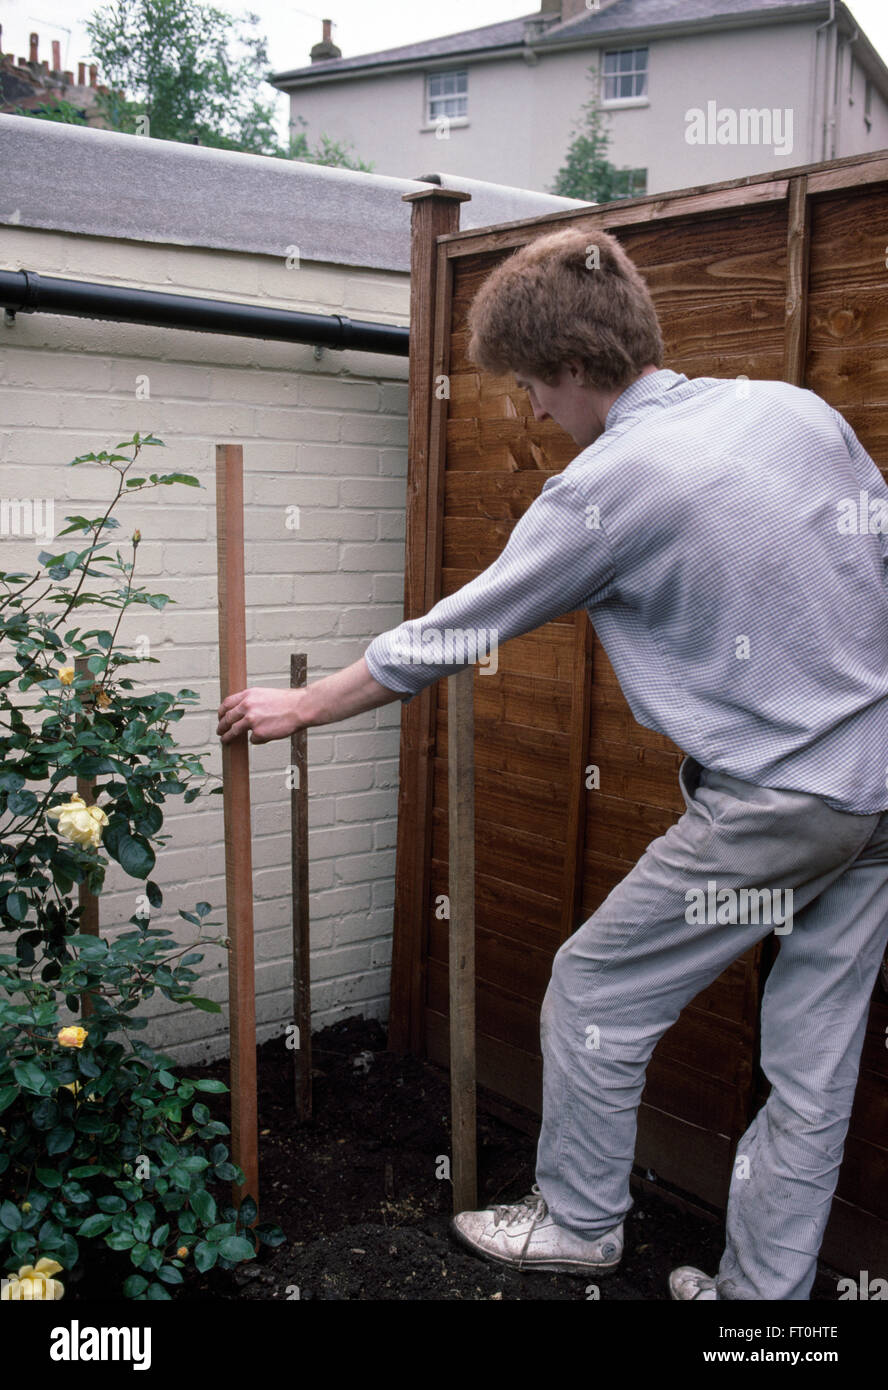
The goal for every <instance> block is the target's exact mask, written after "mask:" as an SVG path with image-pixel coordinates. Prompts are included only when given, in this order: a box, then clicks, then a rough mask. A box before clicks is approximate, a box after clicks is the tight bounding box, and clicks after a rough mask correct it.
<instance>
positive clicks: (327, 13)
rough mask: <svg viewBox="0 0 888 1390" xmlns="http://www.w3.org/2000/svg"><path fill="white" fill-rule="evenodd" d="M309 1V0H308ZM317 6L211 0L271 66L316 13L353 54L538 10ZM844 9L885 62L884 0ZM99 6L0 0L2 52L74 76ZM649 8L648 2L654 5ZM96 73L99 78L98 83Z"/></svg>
mask: <svg viewBox="0 0 888 1390" xmlns="http://www.w3.org/2000/svg"><path fill="white" fill-rule="evenodd" d="M309 3H311V0H309ZM321 3H322V5H323V8H321V9H318V10H317V11H314V10H308V9H303V8H301V7H298V6H296V5H290V4H288V3H287V0H252V3H249V4H240V3H232V0H213V4H214V6H215V8H216V9H221V10H227V11H228V12H229V13H230V14H234V15H237V14H241V15H243V14H246V13H247V12H251V13H253V14H258V15H259V18H260V25H259V26H258V27H260V28H261V29H263V31H264V33H265V37H266V40H267V44H268V58H269V66H270V70H271V71H272V72H282V71H285V70H286V69H287V68H297V67H303V66H307V65H308V63H309V62H310V58H309V51H310V49H311V46H312V44H314V43H317V42H318V40H319V39H320V37H321V19H322V18H327V19H332V20H333V39H334V42H335V43H337V44H338V45H339V47H340V48H341V49H342V55H343V57H344V58H351V57H354V56H356V55H357V54H359V53H375V52H376V51H377V50H378V49H381V48H395V47H397V46H398V44H404V43H415V42H417V41H418V40H420V39H431V38H435V37H438V36H440V35H442V34H455V33H458V32H459V31H460V30H462V29H476V28H479V27H480V26H482V25H484V24H496V23H498V22H499V21H500V20H503V19H515V18H517V17H518V16H519V15H526V14H533V13H536V12H537V11H538V10H539V0H529V3H527V4H523V5H522V4H520V3H516V2H515V0H446V3H443V4H442V3H429V0H425V3H417V0H377V3H375V4H371V5H368V4H367V0H329V4H328V3H327V0H321ZM846 3H847V5H848V8H849V9H850V11H851V13H852V14H853V15H854V17H855V19H856V20H857V21H858V23H859V24H860V26H861V28H862V29H863V30H864V32H865V33H866V35H867V37H868V38H869V39H870V41H871V43H872V44H873V46H874V47H875V48H877V49H878V51H879V53H880V54H881V55H882V57H883V59H884V60H885V61H886V62H888V0H846ZM97 8H101V6H100V5H98V4H97V3H96V0H0V23H2V25H3V51H4V53H8V52H10V50H12V49H14V50H15V53H16V56H17V57H18V56H22V57H27V56H28V35H29V34H30V33H31V32H32V31H35V32H36V33H38V34H39V35H40V57H41V59H43V58H46V59H47V60H48V61H49V62H52V40H53V39H58V40H59V42H60V43H61V46H62V67H63V68H70V69H71V70H72V71H73V72H74V75H75V77H76V75H77V64H78V63H79V62H89V61H90V60H91V54H90V49H89V37H88V35H87V33H86V30H85V29H84V27H83V21H84V20H85V19H87V18H89V16H90V15H91V14H92V13H93V12H94V11H95V10H96V9H97ZM654 8H656V7H654ZM101 80H102V78H101V74H100V76H99V81H101ZM267 93H268V95H267V96H266V97H264V98H263V99H264V100H270V99H273V95H274V89H273V88H272V87H269V88H267ZM277 102H278V112H279V117H280V133H281V137H282V138H284V137H285V135H286V125H287V112H288V106H287V100H286V98H285V97H284V96H283V94H282V93H280V94H278V97H277Z"/></svg>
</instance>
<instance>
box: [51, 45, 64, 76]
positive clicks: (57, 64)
mask: <svg viewBox="0 0 888 1390" xmlns="http://www.w3.org/2000/svg"><path fill="white" fill-rule="evenodd" d="M52 70H53V72H61V70H62V45H61V44H60V43H59V41H58V39H53V41H52Z"/></svg>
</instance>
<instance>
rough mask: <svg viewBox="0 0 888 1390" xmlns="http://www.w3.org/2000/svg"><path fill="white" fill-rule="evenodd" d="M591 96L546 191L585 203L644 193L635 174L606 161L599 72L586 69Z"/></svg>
mask: <svg viewBox="0 0 888 1390" xmlns="http://www.w3.org/2000/svg"><path fill="white" fill-rule="evenodd" d="M589 76H590V78H591V80H592V83H593V92H592V96H591V97H590V98H589V100H588V101H587V102H586V104H585V105H584V107H583V113H584V114H583V116H582V118H581V120H580V122H579V127H577V126H575V127H574V133H573V139H572V141H571V143H570V145H569V147H568V151H567V160H566V163H565V164H564V165H563V166H562V167H561V168H560V169H559V171H558V175H557V177H556V180H555V183H554V184H553V186H552V188H551V189H550V190H549V191H550V192H551V193H556V194H558V195H559V196H560V197H562V198H581V199H583V201H584V202H587V203H612V202H615V201H616V200H618V199H620V198H633V197H636V196H638V194H639V193H643V192H644V189H643V187H639V186H638V182H639V181H638V178H637V171H636V170H634V169H626V168H623V169H618V168H617V167H616V165H614V164H611V163H610V162H609V161H608V160H607V159H606V158H605V151H606V150H607V147H608V145H609V143H610V132H609V131H607V130H605V128H604V112H602V111H601V110H600V108H599V105H598V97H597V92H598V71H597V69H596V68H590V69H589Z"/></svg>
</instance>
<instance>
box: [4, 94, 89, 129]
mask: <svg viewBox="0 0 888 1390" xmlns="http://www.w3.org/2000/svg"><path fill="white" fill-rule="evenodd" d="M12 114H13V115H14V116H33V117H35V119H36V120H38V121H61V122H62V124H63V125H89V122H88V121H87V119H86V117H85V116H84V114H83V112H82V111H81V110H80V109H79V108H78V107H76V106H72V104H71V102H70V101H64V100H63V98H61V97H59V99H58V101H54V102H47V103H45V104H44V105H43V106H37V107H31V108H30V109H29V110H27V111H26V110H25V109H24V107H22V106H16V107H15V109H14V110H13V112H12Z"/></svg>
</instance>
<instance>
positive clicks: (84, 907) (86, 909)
mask: <svg viewBox="0 0 888 1390" xmlns="http://www.w3.org/2000/svg"><path fill="white" fill-rule="evenodd" d="M88 661H89V657H87V656H75V658H74V675H75V679H77V678H79V677H81V676H90V677H91V678H92V679H93V680H94V681H95V679H96V677H95V676H93V674H92V672H91V671H90V669H89V666H88V665H87V662H88ZM80 698H81V702H82V703H85V701H84V700H83V692H81V696H80ZM77 792H78V795H79V796H82V797H83V799H84V801H85V802H86V804H87V806H91V805H92V804H93V802H94V801H95V780H94V779H93V778H92V777H78V778H77ZM77 901H78V903H79V905H80V921H79V925H78V928H77V930H78V931H79V932H82V933H83V935H84V936H98V934H99V900H98V898H97V897H96V895H95V893H91V892H90V890H89V888H88V887H87V885H86V883H85V882H84V883H79V884H78V885H77ZM80 998H81V1004H80V1016H81V1018H89V1017H90V1015H91V1014H92V1012H93V1007H92V1000H91V998H90V995H89V993H86V994H82V995H81V996H80Z"/></svg>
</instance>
